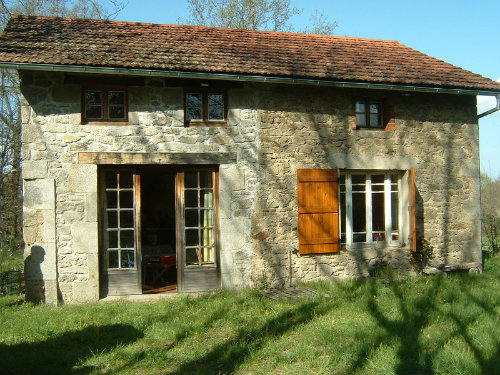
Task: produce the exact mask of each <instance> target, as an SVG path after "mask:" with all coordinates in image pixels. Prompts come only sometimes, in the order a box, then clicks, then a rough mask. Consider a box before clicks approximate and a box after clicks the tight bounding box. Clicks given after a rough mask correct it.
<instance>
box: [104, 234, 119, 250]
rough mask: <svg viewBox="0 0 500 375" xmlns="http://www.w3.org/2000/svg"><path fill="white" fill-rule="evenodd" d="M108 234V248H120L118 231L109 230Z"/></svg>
mask: <svg viewBox="0 0 500 375" xmlns="http://www.w3.org/2000/svg"><path fill="white" fill-rule="evenodd" d="M107 234H108V248H110V249H116V248H118V232H117V231H109V232H107Z"/></svg>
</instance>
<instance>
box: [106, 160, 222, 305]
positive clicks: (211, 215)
mask: <svg viewBox="0 0 500 375" xmlns="http://www.w3.org/2000/svg"><path fill="white" fill-rule="evenodd" d="M100 197H101V215H100V223H101V225H100V227H101V235H100V252H101V295H102V296H103V297H104V296H107V295H128V294H151V293H172V292H176V291H204V290H212V289H216V288H218V287H219V285H220V277H219V273H220V272H219V267H218V264H219V262H218V226H217V216H218V215H217V207H218V170H217V167H216V166H206V167H205V166H203V167H197V166H129V167H126V166H123V167H119V168H116V167H102V168H101V171H100Z"/></svg>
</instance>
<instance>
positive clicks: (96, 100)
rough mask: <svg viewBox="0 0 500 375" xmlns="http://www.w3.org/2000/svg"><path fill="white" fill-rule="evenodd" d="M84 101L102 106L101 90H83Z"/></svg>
mask: <svg viewBox="0 0 500 375" xmlns="http://www.w3.org/2000/svg"><path fill="white" fill-rule="evenodd" d="M85 103H86V104H87V105H99V106H102V92H101V91H85Z"/></svg>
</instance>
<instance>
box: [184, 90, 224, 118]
mask: <svg viewBox="0 0 500 375" xmlns="http://www.w3.org/2000/svg"><path fill="white" fill-rule="evenodd" d="M226 102H227V100H226V93H225V92H224V91H211V90H190V91H186V93H185V98H184V118H185V124H186V126H226V125H227V103H226Z"/></svg>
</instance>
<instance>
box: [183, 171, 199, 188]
mask: <svg viewBox="0 0 500 375" xmlns="http://www.w3.org/2000/svg"><path fill="white" fill-rule="evenodd" d="M184 187H185V188H188V189H189V188H197V187H198V173H196V172H185V173H184Z"/></svg>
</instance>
